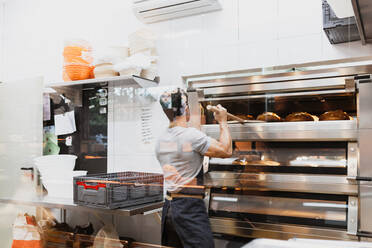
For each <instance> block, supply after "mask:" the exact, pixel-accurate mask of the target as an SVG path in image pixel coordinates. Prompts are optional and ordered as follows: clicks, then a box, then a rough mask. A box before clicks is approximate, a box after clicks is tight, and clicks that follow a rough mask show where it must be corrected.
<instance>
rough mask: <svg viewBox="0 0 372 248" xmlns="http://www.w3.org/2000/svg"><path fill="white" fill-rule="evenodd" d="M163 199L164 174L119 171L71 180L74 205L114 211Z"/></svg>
mask: <svg viewBox="0 0 372 248" xmlns="http://www.w3.org/2000/svg"><path fill="white" fill-rule="evenodd" d="M162 200H163V175H162V174H156V173H145V172H118V173H110V174H97V175H88V176H80V177H74V203H75V204H78V205H83V206H89V207H97V208H108V209H116V208H123V207H129V206H135V205H141V204H145V203H151V202H157V201H162Z"/></svg>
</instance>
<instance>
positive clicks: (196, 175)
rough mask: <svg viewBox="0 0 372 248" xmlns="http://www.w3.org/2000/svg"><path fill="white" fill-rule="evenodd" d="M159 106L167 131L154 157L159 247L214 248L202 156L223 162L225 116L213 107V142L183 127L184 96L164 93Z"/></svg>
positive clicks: (227, 144) (227, 150) (228, 144)
mask: <svg viewBox="0 0 372 248" xmlns="http://www.w3.org/2000/svg"><path fill="white" fill-rule="evenodd" d="M160 104H161V106H162V108H163V110H164V113H165V114H166V115H167V117H168V119H169V122H170V124H169V127H168V128H167V129H166V130H165V132H164V133H163V134H162V135H161V136H160V138H159V139H158V141H157V143H156V156H157V159H158V160H159V162H160V165H161V166H162V169H163V172H164V181H165V188H166V190H167V195H166V200H165V203H164V207H163V215H162V245H165V246H172V247H183V248H189V247H198V248H201V247H203V248H209V247H211V248H212V247H214V243H213V236H212V231H211V227H210V223H209V219H208V214H207V210H206V207H205V203H204V201H203V198H204V186H203V169H202V163H203V158H204V156H208V157H219V158H227V157H230V156H231V154H232V141H231V136H230V132H229V129H228V126H227V112H226V109H224V108H223V107H222V106H221V105H218V106H217V110H216V111H215V112H214V117H215V119H216V120H217V121H218V123H219V125H220V138H219V140H215V139H213V138H211V137H208V136H206V135H205V134H204V133H202V132H201V131H199V130H197V129H195V128H189V127H187V122H188V121H189V119H190V112H189V106H188V100H187V94H186V93H185V92H184V91H182V90H180V89H178V90H176V91H173V92H165V93H164V94H163V95H162V96H161V97H160Z"/></svg>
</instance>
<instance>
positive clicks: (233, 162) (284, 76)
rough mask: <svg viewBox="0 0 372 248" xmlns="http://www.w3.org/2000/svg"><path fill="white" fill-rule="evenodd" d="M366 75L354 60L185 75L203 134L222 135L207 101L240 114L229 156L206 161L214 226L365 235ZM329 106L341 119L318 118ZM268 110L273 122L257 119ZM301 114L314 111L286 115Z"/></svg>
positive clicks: (250, 232)
mask: <svg viewBox="0 0 372 248" xmlns="http://www.w3.org/2000/svg"><path fill="white" fill-rule="evenodd" d="M371 74H372V66H354V67H345V68H336V69H318V70H311V71H294V72H285V73H277V74H269V75H256V76H236V77H226V78H223V77H222V78H220V79H206V80H203V79H200V78H199V79H197V80H190V81H188V91H189V102H190V109H191V113H192V115H194V116H198V115H200V114H201V115H202V118H199V119H200V121H201V123H200V124H201V130H202V131H203V132H205V133H206V134H207V135H209V136H211V137H214V138H216V139H218V138H219V126H218V125H217V124H216V123H215V121H214V119H213V114H212V113H210V112H208V111H207V109H206V106H207V105H217V104H221V105H223V106H224V107H225V108H226V109H227V110H228V111H229V112H230V113H232V114H235V115H238V116H240V117H241V118H244V117H246V119H247V121H246V123H244V124H240V123H237V122H234V121H229V128H230V131H231V135H232V139H233V156H232V158H228V159H216V158H210V159H209V160H208V161H207V164H206V165H205V172H206V173H205V177H204V184H205V186H206V188H207V195H208V197H207V204H208V212H209V217H210V222H211V225H212V229H213V232H214V233H219V234H225V235H233V236H241V237H253V238H258V237H261V238H263V237H265V238H277V239H288V238H293V237H301V238H317V239H341V240H358V239H362V238H361V237H363V239H368V238H370V237H372V79H371ZM336 110H337V111H338V113H342V114H341V116H343V117H337V115H336V117H335V116H333V117H335V118H328V119H327V118H323V117H324V113H326V112H329V111H336ZM266 112H270V113H269V114H272V115H275V116H277V117H279V118H280V120H277V121H275V122H271V121H269V119H264V121H262V119H261V121H258V120H257V117H258V116H259V115H261V114H262V113H266ZM299 112H300V113H302V114H305V115H310V116H312V117H311V118H312V119H306V118H305V119H303V120H301V119H291V118H288V116H289V115H290V114H293V113H299ZM331 113H332V112H331ZM345 115H346V116H347V118H345ZM286 117H287V118H286Z"/></svg>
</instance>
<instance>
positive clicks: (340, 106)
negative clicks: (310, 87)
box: [201, 93, 357, 124]
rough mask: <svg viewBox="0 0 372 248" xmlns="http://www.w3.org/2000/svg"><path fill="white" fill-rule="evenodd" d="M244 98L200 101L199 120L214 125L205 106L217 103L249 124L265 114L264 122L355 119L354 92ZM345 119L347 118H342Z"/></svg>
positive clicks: (211, 114)
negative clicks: (329, 113) (200, 111)
mask: <svg viewBox="0 0 372 248" xmlns="http://www.w3.org/2000/svg"><path fill="white" fill-rule="evenodd" d="M247 97H248V98H244V97H243V98H240V99H239V98H237V99H235V98H232V99H229V98H228V97H227V98H224V97H221V98H211V99H205V100H203V101H202V102H201V105H202V114H203V115H204V116H205V118H202V120H203V122H204V123H203V124H216V121H215V120H214V117H213V113H212V112H211V111H208V110H207V106H208V105H218V104H221V105H222V106H223V107H225V108H226V109H227V111H228V112H229V113H231V114H234V115H237V116H238V117H240V118H242V119H245V120H250V121H252V120H257V119H258V120H262V116H261V118H260V117H259V116H260V115H262V114H264V113H267V112H269V114H270V115H268V116H267V117H265V118H264V120H265V121H267V122H272V121H274V122H292V121H318V120H337V119H339V120H350V119H353V118H355V117H356V116H357V107H356V106H357V104H356V99H357V98H356V94H355V93H342V94H324V95H300V96H273V95H265V94H262V95H255V96H253V97H251V98H249V96H247ZM329 111H332V112H333V111H337V112H336V113H333V114H332V115H331V116H330V115H325V116H323V117H321V116H322V114H324V113H326V112H329ZM294 113H302V115H296V116H290V115H291V114H294ZM343 113H345V115H343ZM345 116H346V117H348V118H345ZM301 118H302V119H303V120H301ZM319 118H320V119H319ZM232 122H234V121H232Z"/></svg>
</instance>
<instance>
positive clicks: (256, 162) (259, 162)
mask: <svg viewBox="0 0 372 248" xmlns="http://www.w3.org/2000/svg"><path fill="white" fill-rule="evenodd" d="M233 165H252V166H255V165H256V166H279V165H280V163H279V162H276V161H273V160H253V161H252V160H251V161H249V160H241V159H236V160H235V161H234V162H233Z"/></svg>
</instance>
